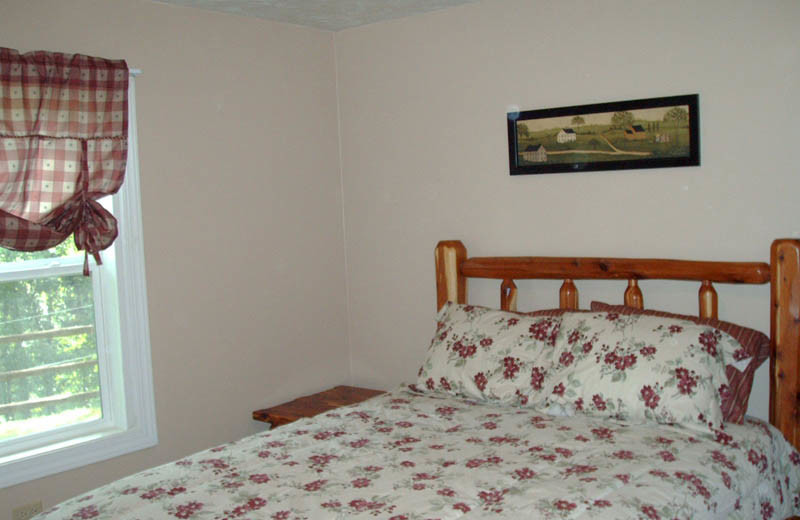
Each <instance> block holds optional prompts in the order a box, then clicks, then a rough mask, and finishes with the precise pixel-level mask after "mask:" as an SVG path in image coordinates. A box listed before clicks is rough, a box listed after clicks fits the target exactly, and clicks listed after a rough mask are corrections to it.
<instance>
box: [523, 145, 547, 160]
mask: <svg viewBox="0 0 800 520" xmlns="http://www.w3.org/2000/svg"><path fill="white" fill-rule="evenodd" d="M522 158H523V159H524V160H526V161H528V162H547V150H545V148H544V146H542V145H541V144H530V145H528V147H527V148H525V150H524V151H523V152H522Z"/></svg>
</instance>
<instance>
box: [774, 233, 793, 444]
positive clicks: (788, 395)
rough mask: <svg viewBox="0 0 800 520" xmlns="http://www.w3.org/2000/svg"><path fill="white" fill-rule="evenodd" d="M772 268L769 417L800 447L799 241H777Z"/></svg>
mask: <svg viewBox="0 0 800 520" xmlns="http://www.w3.org/2000/svg"><path fill="white" fill-rule="evenodd" d="M770 268H771V271H772V275H771V295H770V296H771V303H772V305H771V310H770V335H771V337H772V355H771V356H770V374H769V376H770V397H769V420H770V422H771V423H772V424H773V425H774V426H775V427H776V428H778V429H779V430H780V431H781V432H783V434H784V436H786V439H787V440H788V441H789V442H790V443H792V444H793V445H794V446H795V447H800V373H799V370H800V357H799V354H800V353H799V352H798V351H799V350H800V240H793V239H779V240H776V241H774V242H773V243H772V250H771V252H770Z"/></svg>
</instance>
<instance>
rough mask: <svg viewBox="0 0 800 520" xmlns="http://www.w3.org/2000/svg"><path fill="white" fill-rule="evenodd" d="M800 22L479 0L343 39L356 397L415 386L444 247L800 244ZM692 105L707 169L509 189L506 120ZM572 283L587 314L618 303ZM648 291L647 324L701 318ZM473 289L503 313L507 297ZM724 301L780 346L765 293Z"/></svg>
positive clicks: (733, 4) (679, 291)
mask: <svg viewBox="0 0 800 520" xmlns="http://www.w3.org/2000/svg"><path fill="white" fill-rule="evenodd" d="M798 21H800V3H798V2H795V1H770V2H756V1H739V0H737V1H727V0H715V1H704V2H696V1H694V0H691V1H670V2H641V1H637V0H606V1H603V2H587V1H583V0H542V1H536V2H531V1H529V0H486V1H483V2H480V3H477V4H472V5H467V6H463V7H459V8H455V9H450V10H446V11H443V12H439V13H434V14H429V15H426V16H422V17H416V18H410V19H405V20H398V21H392V22H388V23H380V24H374V25H370V26H365V27H361V28H355V29H349V30H346V31H342V32H339V33H337V34H336V55H337V64H338V65H337V71H338V76H339V102H340V113H341V116H340V117H341V139H342V169H343V170H342V171H343V181H344V207H345V230H346V236H347V241H346V252H347V264H348V288H349V313H348V321H349V328H350V335H351V349H352V351H351V355H352V363H353V368H352V370H353V372H352V374H353V378H354V381H355V382H356V383H360V384H364V385H371V386H385V385H388V384H390V383H395V382H399V381H402V380H405V381H410V380H414V378H415V377H416V369H417V368H418V366H419V364H420V360H421V358H422V356H423V354H424V351H425V349H426V348H427V345H428V343H429V338H430V335H431V334H432V332H433V328H434V324H433V313H434V309H435V290H434V273H433V247H434V245H435V244H436V242H437V241H438V240H441V239H461V240H463V241H464V242H465V244H466V246H467V248H468V251H469V252H470V254H473V255H478V256H480V255H487V254H501V253H502V254H509V255H512V254H539V255H554V254H555V255H559V254H560V255H586V256H602V255H609V256H610V255H615V256H626V255H627V256H636V255H638V256H653V257H676V256H677V257H686V258H700V259H722V260H762V261H768V259H769V246H770V242H771V240H772V239H773V238H775V237H780V236H799V235H800V223H799V222H798V218H797V212H798V211H797V202H796V200H797V193H798V192H800V175H798V168H797V158H796V154H795V152H794V150H796V148H797V141H798V138H799V137H800V132H798V130H797V128H798V126H797V117H798V114H800V110H798V109H799V108H800V104H799V103H798V101H797V99H798V92H800V88H798V87H799V86H800V66H798V65H800V46H798V40H797V24H798ZM691 93H699V95H700V127H701V139H700V141H701V150H702V158H701V162H702V166H700V167H695V168H674V169H654V170H639V171H616V172H602V173H601V172H598V173H571V174H557V175H539V176H536V175H525V176H515V177H511V176H509V174H508V159H507V157H508V156H507V138H506V126H505V125H506V120H505V116H504V114H505V112H506V109H507V107H509V106H512V105H518V106H519V107H521V108H522V109H523V110H526V109H527V110H530V109H537V108H548V107H558V106H569V105H577V104H586V103H597V102H607V101H617V100H625V99H639V98H646V97H657V96H665V95H677V94H691ZM520 285H521V288H520V291H521V294H520V308H532V307H542V306H554V305H556V304H557V300H556V294H557V292H556V286H552V285H548V284H544V288H543V289H542V288H537V287H542V286H537V285H535V284H520ZM578 285H579V289H581V290H582V292H581V302H582V304H583V305H588V303H589V302H590V301H591V299H592V298H593V297H594V298H605V299H606V300H613V301H615V302H616V301H621V297H622V291H623V287H622V286H618V285H614V286H613V288H612V289H609V288H607V287H606V288H604V287H603V286H602V285H598V284H587V283H579V284H578ZM642 285H643V289H644V292H645V303H646V305H648V306H652V307H656V308H659V307H660V308H666V309H672V310H686V309H687V308H689V309H696V294H697V293H696V290H697V287H696V286H693V285H690V284H687V285H686V286H683V285H682V284H677V285H678V286H677V287H676V284H672V285H669V286H667V287H666V290H667V292H665V293H664V294H661V295H656V294H655V293H654V292H653V290H652V289H654V288H657V287H659V286H660V287H664V284H653V283H643V284H642ZM648 288H649V289H651V290H650V291H648ZM526 289H527V291H526ZM470 291H471V295H472V297H473V299H474V301H476V302H477V303H484V304H493V305H497V303H498V301H499V300H498V292H499V287H498V285H494V284H488V283H472V284H471V285H470ZM534 296H535V298H534ZM720 298H721V309H720V313H721V316H722V317H723V318H726V317H727V318H728V319H735V320H737V321H740V322H742V323H745V324H750V325H752V326H755V327H757V328H759V329H760V330H763V331H769V322H768V316H769V309H768V301H767V298H768V291H767V288H766V287H765V286H761V287H757V288H744V289H742V288H735V289H727V288H725V289H722V288H721V289H720ZM726 298H728V299H726ZM765 375H766V372H764V371H763V370H762V371H761V372H760V373H759V380H758V386H757V388H756V393H755V395H754V398H753V400H754V402H753V406H751V411H752V412H754V413H755V414H757V415H760V416H762V417H763V416H765V415H766V414H767V391H768V380H767V379H766V378H765Z"/></svg>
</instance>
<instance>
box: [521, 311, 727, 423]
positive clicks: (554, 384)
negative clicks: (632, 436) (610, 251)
mask: <svg viewBox="0 0 800 520" xmlns="http://www.w3.org/2000/svg"><path fill="white" fill-rule="evenodd" d="M561 320H562V321H561V331H560V333H559V336H558V340H557V341H556V345H555V349H554V351H553V361H554V363H556V368H555V374H553V377H552V378H551V380H550V381H549V383H550V385H551V386H550V388H549V393H547V394H546V395H545V397H544V399H543V400H542V401H541V402H538V403H534V405H540V406H543V407H544V408H546V409H548V411H551V412H552V411H558V412H559V413H567V414H570V413H576V412H581V413H585V414H588V415H594V416H602V417H613V418H616V419H619V420H623V421H626V422H634V423H639V422H647V421H655V422H659V423H676V424H682V425H686V426H689V427H691V428H693V429H697V430H701V431H706V432H712V433H713V432H714V431H715V430H718V429H721V428H722V423H723V417H722V410H721V408H720V389H721V388H724V386H725V385H727V384H728V380H727V377H726V375H725V361H724V360H725V356H726V355H732V354H733V352H735V351H736V350H737V349H739V348H741V347H740V345H739V343H738V342H737V341H736V340H734V339H733V338H732V337H731V336H730V335H728V334H726V333H725V332H722V331H720V330H718V329H714V328H712V327H704V326H701V325H698V324H695V323H692V322H691V321H687V320H679V319H673V318H661V317H656V316H646V315H642V314H627V315H625V314H619V313H608V312H596V313H588V314H587V313H566V314H564V316H563V317H562V318H561Z"/></svg>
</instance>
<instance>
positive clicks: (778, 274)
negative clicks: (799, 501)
mask: <svg viewBox="0 0 800 520" xmlns="http://www.w3.org/2000/svg"><path fill="white" fill-rule="evenodd" d="M435 258H436V300H437V308H439V309H440V308H441V307H442V306H443V305H444V304H445V303H446V302H447V301H453V302H456V303H467V278H492V279H497V280H501V283H500V307H501V308H502V309H504V310H510V311H515V310H516V307H517V286H516V284H515V283H514V280H525V279H557V280H563V283H562V284H561V289H560V291H559V304H560V307H561V308H562V309H577V308H578V289H577V287H576V286H575V283H574V280H581V279H593V280H627V281H628V287H627V288H626V289H625V294H624V301H625V304H626V305H629V306H631V307H636V308H640V309H641V308H643V307H644V298H643V295H642V291H641V289H640V288H639V284H638V280H646V279H655V280H687V281H697V282H700V288H699V291H698V300H699V312H698V315H699V316H700V317H704V318H716V317H717V291H716V290H715V289H714V284H715V283H732V284H742V283H744V284H764V283H769V284H770V285H771V291H770V339H771V347H772V353H771V357H770V400H769V419H770V422H771V423H772V424H773V425H775V427H777V428H778V429H779V430H780V431H782V432H783V434H784V435H785V436H786V439H787V440H789V442H791V443H792V444H793V445H794V446H795V447H798V448H800V357H799V355H800V354H799V353H798V350H799V349H800V240H793V239H779V240H775V241H774V242H773V243H772V249H771V252H770V262H769V263H765V262H708V261H692V260H663V259H644V258H586V257H541V256H517V257H507V256H493V257H475V258H469V257H468V256H467V250H466V248H465V247H464V244H462V243H461V242H460V241H457V240H446V241H442V242H439V244H438V245H437V246H436V252H435Z"/></svg>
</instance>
